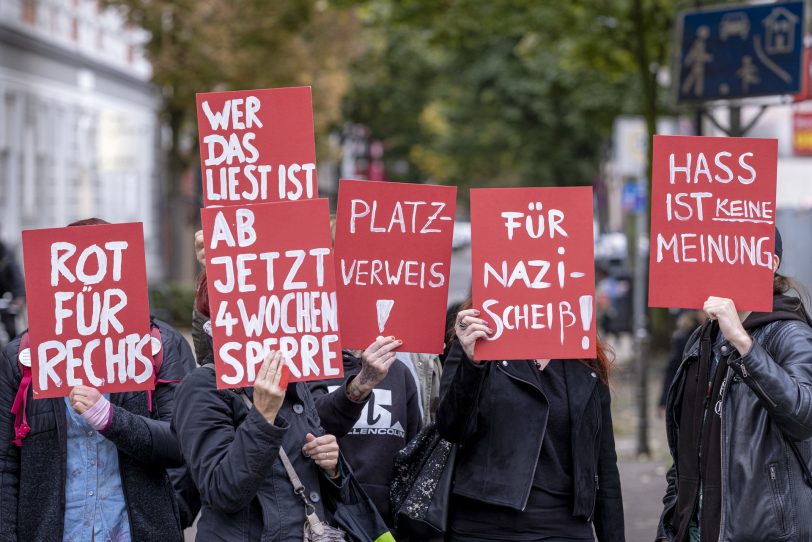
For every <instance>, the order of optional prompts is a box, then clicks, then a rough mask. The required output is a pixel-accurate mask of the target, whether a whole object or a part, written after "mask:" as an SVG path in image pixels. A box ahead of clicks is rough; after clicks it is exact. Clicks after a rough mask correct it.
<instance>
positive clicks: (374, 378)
mask: <svg viewBox="0 0 812 542" xmlns="http://www.w3.org/2000/svg"><path fill="white" fill-rule="evenodd" d="M402 344H403V341H399V340H397V339H395V338H394V337H378V338H377V339H376V340H375V342H374V343H372V344H371V345H369V348H367V349H366V350H364V352H363V353H362V354H361V372H360V373H358V376H356V377H355V378H353V379H352V380H351V381H350V383H349V384H348V385H347V395H348V396H349V398H350V399H352V400H353V401H363V400H364V399H366V398H367V396H368V395H369V394H370V393H371V392H372V390H373V388H375V386H377V385H378V384H380V383H381V381H382V380H383V379H384V378H386V375H387V374H388V373H389V367H391V366H392V364H393V363H394V362H395V352H394V350H395V349H396V348H399V347H400V346H401V345H402Z"/></svg>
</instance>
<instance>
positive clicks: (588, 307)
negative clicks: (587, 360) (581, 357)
mask: <svg viewBox="0 0 812 542" xmlns="http://www.w3.org/2000/svg"><path fill="white" fill-rule="evenodd" d="M578 304H579V305H580V307H581V328H583V330H584V333H586V332H587V331H589V327H590V326H591V325H592V296H591V295H582V296H581V297H579V298H578ZM581 348H583V349H584V350H589V335H584V336H583V338H581Z"/></svg>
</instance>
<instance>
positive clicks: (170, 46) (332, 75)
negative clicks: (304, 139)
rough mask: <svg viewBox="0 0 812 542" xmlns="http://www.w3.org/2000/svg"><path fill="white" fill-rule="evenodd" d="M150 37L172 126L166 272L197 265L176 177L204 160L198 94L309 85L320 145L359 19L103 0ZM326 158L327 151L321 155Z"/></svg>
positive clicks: (335, 115) (314, 11)
mask: <svg viewBox="0 0 812 542" xmlns="http://www.w3.org/2000/svg"><path fill="white" fill-rule="evenodd" d="M106 5H107V6H111V7H114V8H117V9H119V10H121V12H122V13H123V14H124V16H125V17H126V18H127V20H128V21H129V22H130V23H131V24H133V25H134V26H137V27H140V28H143V29H144V30H146V31H147V32H148V34H149V40H148V42H147V44H146V51H147V56H148V58H149V60H150V62H151V63H152V68H153V82H154V83H155V85H156V86H157V87H158V88H159V89H160V91H161V94H162V97H163V109H162V113H163V120H164V122H165V123H166V126H167V127H168V128H169V134H170V135H169V137H170V139H169V141H168V145H167V166H168V172H167V173H168V179H167V183H166V187H167V199H168V204H167V205H168V208H169V209H170V212H169V213H168V218H169V219H170V220H171V221H172V223H171V224H170V225H169V229H168V230H169V232H170V234H171V235H172V236H173V239H171V240H170V241H171V247H172V248H171V250H170V251H169V253H170V259H171V262H170V272H171V273H173V274H174V275H175V276H174V278H179V277H178V273H179V270H180V269H182V268H183V267H184V266H183V261H184V260H185V259H186V260H188V259H191V258H192V256H191V242H190V236H189V229H190V227H191V225H192V223H193V222H194V221H195V218H196V211H197V209H196V202H194V201H189V200H187V199H185V198H184V197H183V194H182V193H181V190H180V179H181V177H182V175H183V174H184V172H187V171H189V170H190V169H196V165H197V163H198V160H199V157H198V156H199V154H198V145H197V114H196V109H195V93H198V92H208V91H217V90H240V89H254V88H268V87H281V86H292V85H312V86H313V88H314V91H313V109H314V117H315V124H316V141H317V142H326V141H327V137H326V135H327V133H328V131H329V129H330V127H331V126H333V125H334V124H336V123H337V122H338V121H339V118H340V115H341V101H342V98H343V96H344V93H345V91H346V89H347V88H348V86H349V80H348V71H347V65H348V63H349V62H350V61H351V59H352V58H353V56H354V55H355V53H356V50H357V45H356V41H355V39H354V37H355V36H356V34H357V31H358V24H357V19H356V17H355V14H354V12H353V11H352V10H351V9H348V8H346V7H336V6H335V5H333V4H331V3H330V2H329V1H328V0H285V1H268V0H228V1H223V0H106ZM319 151H320V152H319V156H320V157H322V158H324V157H325V154H326V148H325V147H322V148H320V149H319Z"/></svg>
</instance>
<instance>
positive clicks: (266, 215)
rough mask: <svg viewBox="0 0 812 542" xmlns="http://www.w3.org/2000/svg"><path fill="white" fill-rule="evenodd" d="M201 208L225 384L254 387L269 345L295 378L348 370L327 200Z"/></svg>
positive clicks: (218, 364) (218, 363) (218, 362)
mask: <svg viewBox="0 0 812 542" xmlns="http://www.w3.org/2000/svg"><path fill="white" fill-rule="evenodd" d="M201 214H202V219H203V232H204V233H203V235H204V238H205V239H206V260H207V264H206V273H207V282H208V289H209V303H210V306H211V315H212V319H211V323H212V337H213V339H214V360H215V370H216V373H217V387H218V388H221V389H222V388H237V387H243V386H250V385H251V384H252V383H253V382H254V380H255V379H256V374H257V371H258V370H259V368H260V366H261V365H262V361H263V358H264V356H265V354H266V353H267V352H268V351H269V350H279V351H281V352H282V354H283V355H284V357H285V360H286V363H287V366H288V369H289V370H290V381H291V382H294V381H304V380H322V379H329V378H338V377H340V376H342V375H343V371H344V369H343V367H344V366H343V362H342V357H341V345H340V343H339V336H338V316H337V312H336V293H335V276H334V274H333V256H332V240H331V236H330V212H329V208H328V205H327V200H325V199H313V200H302V201H296V202H285V203H267V204H260V205H249V206H246V207H235V206H230V207H219V208H208V209H203V210H202V212H201Z"/></svg>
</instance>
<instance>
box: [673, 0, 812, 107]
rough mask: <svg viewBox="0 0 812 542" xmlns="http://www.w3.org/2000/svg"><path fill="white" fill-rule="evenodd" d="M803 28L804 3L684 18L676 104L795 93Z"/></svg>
mask: <svg viewBox="0 0 812 542" xmlns="http://www.w3.org/2000/svg"><path fill="white" fill-rule="evenodd" d="M803 23H804V3H803V2H781V3H774V4H758V5H744V6H736V7H725V8H723V9H706V10H700V11H690V12H684V13H682V14H681V28H682V31H681V36H680V57H679V66H678V70H679V76H678V77H677V85H678V87H677V102H678V103H691V102H704V101H711V100H729V99H735V98H748V97H753V96H772V95H778V94H795V93H797V92H798V91H799V90H800V89H801V58H802V56H803V33H804V32H803V28H804V27H803Z"/></svg>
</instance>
